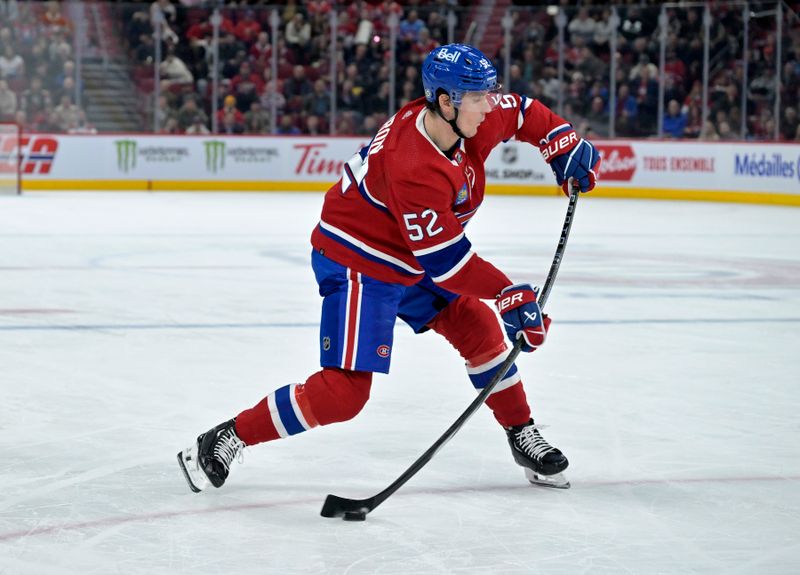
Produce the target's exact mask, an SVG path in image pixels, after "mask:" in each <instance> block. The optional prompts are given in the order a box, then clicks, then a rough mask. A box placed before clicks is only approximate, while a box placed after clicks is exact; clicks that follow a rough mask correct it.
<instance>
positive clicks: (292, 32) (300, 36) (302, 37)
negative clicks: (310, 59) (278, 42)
mask: <svg viewBox="0 0 800 575" xmlns="http://www.w3.org/2000/svg"><path fill="white" fill-rule="evenodd" d="M285 38H286V45H287V46H288V48H289V49H290V50H291V51H292V52H293V53H294V55H295V56H296V58H297V60H296V61H297V62H298V63H302V64H306V63H307V60H306V51H307V50H308V45H309V42H310V41H311V25H310V24H309V23H308V22H306V20H305V17H304V16H303V13H302V12H297V13H296V14H295V15H294V16H293V17H292V19H291V20H290V21H289V23H288V24H286V31H285Z"/></svg>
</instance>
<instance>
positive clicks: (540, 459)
mask: <svg viewBox="0 0 800 575" xmlns="http://www.w3.org/2000/svg"><path fill="white" fill-rule="evenodd" d="M506 435H508V444H509V445H510V446H511V453H512V454H513V455H514V461H516V462H517V464H518V465H520V466H522V467H523V468H524V469H525V477H527V478H528V481H530V482H531V483H534V484H536V485H545V486H547V487H558V488H560V489H567V488H569V481H567V479H566V478H565V477H564V476H563V475H562V474H561V472H562V471H564V470H565V469H566V468H567V466H568V465H569V461H567V458H566V457H565V456H564V454H563V453H561V451H559V450H558V449H556V448H555V447H553V446H552V445H550V444H549V443H547V441H545V439H544V437H542V435H541V434H540V433H539V430H538V429H537V428H536V425H535V424H534V423H533V420H532V419H531V420H530V421H529V422H528V423H525V424H522V425H515V426H514V427H507V428H506Z"/></svg>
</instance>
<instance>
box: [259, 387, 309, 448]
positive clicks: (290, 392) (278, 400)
mask: <svg viewBox="0 0 800 575" xmlns="http://www.w3.org/2000/svg"><path fill="white" fill-rule="evenodd" d="M296 387H297V384H296V383H292V384H289V385H284V386H283V387H281V388H278V389H276V390H275V391H274V392H272V393H271V394H270V395H269V396H268V398H267V403H268V405H269V414H270V417H271V418H272V424H273V425H274V426H275V429H276V430H277V431H278V435H280V436H281V437H288V436H290V435H297V434H298V433H302V432H303V431H307V430H309V429H311V426H310V425H309V424H308V422H307V421H306V419H305V417H303V412H302V411H301V410H300V406H298V405H297V401H296V399H295V388H296Z"/></svg>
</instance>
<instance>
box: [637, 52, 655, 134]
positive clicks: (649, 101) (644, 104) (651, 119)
mask: <svg viewBox="0 0 800 575" xmlns="http://www.w3.org/2000/svg"><path fill="white" fill-rule="evenodd" d="M634 85H635V89H636V91H635V94H636V102H637V104H638V106H639V114H638V118H639V129H640V130H641V131H642V133H652V132H653V128H654V127H655V119H656V115H657V113H658V82H657V81H656V80H655V78H651V77H650V70H649V68H647V67H643V68H642V69H641V71H640V72H639V79H638V81H636V82H635V83H634Z"/></svg>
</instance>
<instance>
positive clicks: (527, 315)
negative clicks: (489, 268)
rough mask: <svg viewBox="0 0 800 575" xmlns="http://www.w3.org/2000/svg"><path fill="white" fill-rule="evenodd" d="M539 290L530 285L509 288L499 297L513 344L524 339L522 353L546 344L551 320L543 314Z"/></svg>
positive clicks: (501, 312) (503, 316) (517, 285)
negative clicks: (539, 300) (538, 294)
mask: <svg viewBox="0 0 800 575" xmlns="http://www.w3.org/2000/svg"><path fill="white" fill-rule="evenodd" d="M536 295H537V290H536V289H535V288H533V287H531V285H530V284H515V285H511V286H508V287H507V288H505V289H504V290H503V291H502V292H500V295H499V296H498V297H497V309H498V311H499V312H500V315H501V316H502V318H503V327H505V329H506V334H507V335H508V338H509V339H510V340H511V341H512V342H516V341H517V339H519V338H522V351H527V352H530V351H533V350H535V349H536V348H537V347H539V346H540V345H542V344H543V343H544V340H545V338H546V337H547V329H548V328H549V327H550V318H549V317H547V316H546V315H543V314H542V310H541V308H540V307H539V304H538V303H537V301H536Z"/></svg>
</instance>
